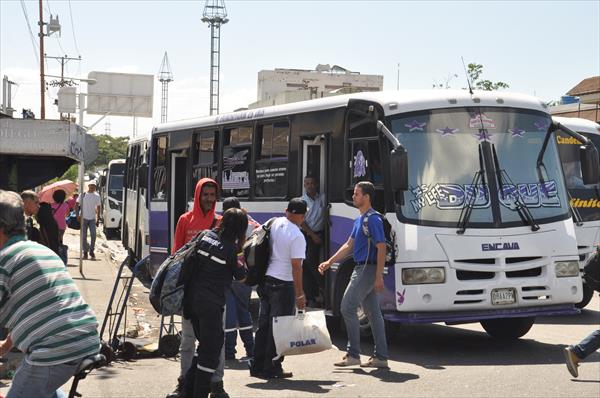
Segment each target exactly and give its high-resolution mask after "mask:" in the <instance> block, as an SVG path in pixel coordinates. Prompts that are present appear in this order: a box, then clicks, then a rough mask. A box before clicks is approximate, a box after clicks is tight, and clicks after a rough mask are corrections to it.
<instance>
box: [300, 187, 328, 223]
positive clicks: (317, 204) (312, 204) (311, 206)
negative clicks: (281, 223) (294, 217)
mask: <svg viewBox="0 0 600 398" xmlns="http://www.w3.org/2000/svg"><path fill="white" fill-rule="evenodd" d="M302 200H304V201H305V202H306V204H307V206H308V211H307V212H306V215H305V216H304V222H305V223H306V225H308V227H309V228H310V229H311V230H312V231H313V232H321V231H323V228H324V224H325V220H324V219H323V211H324V210H325V195H323V194H320V193H318V194H317V196H315V199H314V200H313V199H312V198H311V197H310V196H308V194H307V193H305V194H304V195H302Z"/></svg>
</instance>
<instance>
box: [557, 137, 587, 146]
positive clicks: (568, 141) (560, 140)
mask: <svg viewBox="0 0 600 398" xmlns="http://www.w3.org/2000/svg"><path fill="white" fill-rule="evenodd" d="M556 143H557V144H561V145H583V144H582V143H581V141H579V140H578V139H577V138H574V137H561V136H560V135H557V136H556Z"/></svg>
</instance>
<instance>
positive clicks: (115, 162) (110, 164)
mask: <svg viewBox="0 0 600 398" xmlns="http://www.w3.org/2000/svg"><path fill="white" fill-rule="evenodd" d="M124 163H125V159H113V160H111V161H110V162H108V165H107V166H108V167H110V166H112V165H113V164H124Z"/></svg>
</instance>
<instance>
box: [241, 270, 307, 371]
mask: <svg viewBox="0 0 600 398" xmlns="http://www.w3.org/2000/svg"><path fill="white" fill-rule="evenodd" d="M258 295H259V296H260V310H259V313H258V330H257V331H256V336H255V338H254V361H253V362H252V366H251V368H250V371H251V373H252V374H257V375H258V374H262V375H265V376H270V375H276V374H278V373H281V371H282V367H281V362H283V357H281V358H279V359H278V360H276V361H274V360H273V358H275V357H276V356H277V350H276V349H275V341H274V340H273V317H276V316H283V315H293V314H294V313H295V309H296V295H295V291H294V283H293V282H286V281H282V280H279V279H275V278H272V277H270V276H267V277H266V278H265V282H264V283H263V284H262V285H259V287H258Z"/></svg>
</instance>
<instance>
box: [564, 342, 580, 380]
mask: <svg viewBox="0 0 600 398" xmlns="http://www.w3.org/2000/svg"><path fill="white" fill-rule="evenodd" d="M563 354H565V362H566V363H567V369H568V370H569V373H571V376H573V377H577V376H579V371H578V370H577V368H578V367H579V358H578V357H577V355H575V353H574V352H573V349H572V348H571V347H567V348H565V349H564V351H563Z"/></svg>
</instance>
